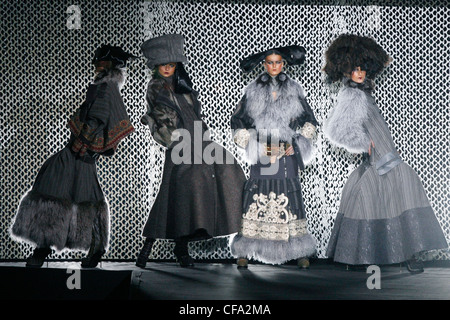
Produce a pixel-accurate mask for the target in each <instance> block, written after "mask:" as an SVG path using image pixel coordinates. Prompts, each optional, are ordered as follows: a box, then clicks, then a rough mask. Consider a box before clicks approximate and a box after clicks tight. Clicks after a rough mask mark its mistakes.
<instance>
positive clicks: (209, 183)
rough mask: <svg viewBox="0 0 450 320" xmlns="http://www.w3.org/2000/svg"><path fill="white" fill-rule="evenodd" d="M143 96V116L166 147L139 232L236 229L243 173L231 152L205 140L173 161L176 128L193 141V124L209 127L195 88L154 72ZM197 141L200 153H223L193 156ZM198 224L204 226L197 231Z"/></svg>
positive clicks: (171, 234) (169, 234)
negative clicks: (185, 89) (210, 159)
mask: <svg viewBox="0 0 450 320" xmlns="http://www.w3.org/2000/svg"><path fill="white" fill-rule="evenodd" d="M146 98H147V103H148V110H147V113H146V114H145V115H144V116H143V117H142V119H141V121H142V122H143V123H145V124H147V125H148V126H149V128H150V130H151V133H152V136H153V138H154V139H155V141H157V142H158V143H160V144H161V145H163V146H164V147H166V148H167V150H166V154H165V162H164V171H163V177H162V181H161V185H160V188H159V192H158V196H157V198H156V200H155V203H154V204H153V207H152V209H151V212H150V214H149V216H148V220H147V222H146V224H145V226H144V230H143V236H145V237H148V238H161V239H175V238H178V237H182V236H192V235H194V234H202V235H204V236H205V237H209V236H223V235H229V234H232V233H235V232H237V231H238V228H239V221H240V216H241V207H242V189H243V185H244V182H245V180H246V179H245V174H244V172H243V170H242V168H241V167H240V165H239V164H238V163H237V161H236V160H235V159H234V158H233V156H232V155H231V154H230V153H229V152H228V151H227V150H225V149H224V148H223V147H221V146H219V145H218V144H217V143H215V142H211V141H205V142H203V143H201V144H200V145H198V146H194V145H192V146H191V148H190V150H189V151H187V153H188V154H184V160H188V159H189V160H190V161H184V162H182V163H175V162H174V161H173V157H172V152H176V153H177V154H178V152H179V150H181V149H178V147H179V146H180V143H182V140H181V141H180V142H177V141H174V140H172V139H171V137H172V134H173V133H174V132H175V130H177V129H179V130H186V131H185V132H188V133H189V135H190V137H191V138H192V140H191V142H192V143H194V138H193V137H194V129H195V126H197V128H199V129H200V133H201V134H202V135H203V133H204V132H205V130H206V129H207V127H206V124H205V123H204V122H203V121H202V119H201V108H200V103H199V101H198V100H197V93H196V92H195V91H192V92H191V93H188V94H178V93H175V91H174V88H173V85H172V82H171V78H167V79H166V78H159V77H158V78H155V79H152V80H151V81H150V83H149V84H148V90H147V96H146ZM197 147H199V148H198V149H200V150H199V151H200V152H201V153H203V151H204V150H205V148H209V147H214V149H215V150H217V151H219V150H220V151H221V152H222V154H223V159H216V160H217V161H214V163H206V162H205V161H204V160H205V159H202V158H201V156H202V155H200V158H198V157H197V156H199V154H198V153H196V152H195V151H196V150H198V149H197ZM219 153H220V152H219ZM227 159H228V162H227V161H226V160H227ZM198 160H199V161H198ZM219 160H220V161H219ZM230 160H231V161H230ZM189 162H190V163H189ZM200 230H201V231H203V232H200V233H199V231H200ZM204 231H206V232H204Z"/></svg>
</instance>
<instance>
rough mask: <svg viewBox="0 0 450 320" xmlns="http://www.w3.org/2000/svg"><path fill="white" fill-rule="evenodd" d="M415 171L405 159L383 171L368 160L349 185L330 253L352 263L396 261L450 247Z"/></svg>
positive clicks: (353, 174) (344, 190)
mask: <svg viewBox="0 0 450 320" xmlns="http://www.w3.org/2000/svg"><path fill="white" fill-rule="evenodd" d="M447 247H448V245H447V241H446V239H445V236H444V234H443V232H442V229H441V227H440V225H439V222H438V221H437V219H436V216H435V214H434V212H433V209H432V208H431V205H430V203H429V201H428V198H427V196H426V194H425V190H424V188H423V185H422V183H421V181H420V179H419V177H418V176H417V174H416V172H415V171H414V170H413V169H412V168H411V167H410V166H409V165H407V164H406V163H404V162H401V163H400V164H398V165H397V166H395V167H394V168H393V169H392V170H390V171H389V172H387V173H385V174H382V175H380V174H379V173H378V171H377V170H376V167H375V166H374V165H371V163H370V162H369V161H365V162H364V163H362V164H361V165H360V166H359V167H358V168H357V169H356V170H355V171H354V172H352V174H351V175H350V177H349V179H348V181H347V183H346V184H345V186H344V189H343V192H342V198H341V204H340V208H339V211H338V214H337V216H336V220H335V222H334V227H333V230H332V233H331V237H330V241H329V244H328V249H327V256H328V257H329V258H333V260H334V261H336V262H340V263H345V264H351V265H360V264H392V263H400V262H403V261H406V260H408V259H411V258H412V257H413V255H415V254H417V253H419V252H421V251H428V250H433V249H442V248H447Z"/></svg>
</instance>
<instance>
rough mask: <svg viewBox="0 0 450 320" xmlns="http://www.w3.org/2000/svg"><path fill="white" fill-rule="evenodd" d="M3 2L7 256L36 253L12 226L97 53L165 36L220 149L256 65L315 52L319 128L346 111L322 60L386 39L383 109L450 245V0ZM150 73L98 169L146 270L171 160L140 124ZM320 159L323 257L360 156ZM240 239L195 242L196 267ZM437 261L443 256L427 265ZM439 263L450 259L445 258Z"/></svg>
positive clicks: (310, 209) (312, 76)
mask: <svg viewBox="0 0 450 320" xmlns="http://www.w3.org/2000/svg"><path fill="white" fill-rule="evenodd" d="M367 4H371V5H365V4H364V2H361V1H340V2H338V3H336V1H329V2H326V1H325V2H324V1H322V2H320V5H319V4H318V3H315V2H314V1H281V0H279V1H277V0H270V1H256V0H253V1H171V0H167V1H148V2H144V1H87V0H84V1H77V2H76V3H75V2H74V1H71V0H66V1H57V2H45V1H2V3H1V4H0V8H1V9H0V10H1V13H2V29H1V32H2V37H1V40H0V41H1V43H2V48H4V52H3V57H2V62H3V63H1V64H0V73H1V74H2V78H1V80H0V81H1V82H0V83H1V86H0V88H1V95H2V99H1V101H2V107H1V109H0V124H1V126H0V134H1V139H0V159H1V165H0V170H1V172H0V176H1V189H0V197H1V198H0V201H1V203H0V207H1V209H2V211H1V213H0V225H1V228H0V259H21V258H23V257H25V256H27V255H29V254H30V253H31V251H32V248H31V247H30V246H29V245H24V244H18V243H15V242H13V241H11V239H10V238H9V235H8V228H9V226H10V224H11V220H12V218H13V216H14V214H15V210H16V207H17V205H18V203H19V201H20V199H21V197H22V195H23V194H24V193H25V192H26V191H27V190H28V189H29V188H30V187H31V184H32V182H33V180H34V177H35V176H36V174H37V172H38V170H39V168H40V166H41V165H42V164H43V162H44V161H45V160H46V159H47V158H48V157H49V156H50V155H52V154H53V153H55V152H57V151H59V150H60V149H61V148H62V147H63V146H64V145H65V143H66V141H67V139H68V137H69V132H68V129H67V128H66V126H65V125H66V122H67V119H68V117H69V116H70V115H71V114H72V112H73V111H74V110H75V108H76V107H77V106H78V105H80V103H81V102H82V100H83V98H84V97H83V95H84V93H85V89H86V87H87V85H88V83H89V82H90V81H91V80H92V76H93V69H92V65H91V64H90V62H91V59H92V53H93V51H94V49H95V48H96V47H98V46H99V45H100V44H103V43H110V44H114V45H121V46H123V47H124V48H125V49H126V50H128V51H131V52H133V53H134V54H140V52H139V46H140V44H141V43H142V42H143V41H144V40H146V39H148V38H149V37H153V36H159V35H161V34H164V33H182V34H184V35H185V37H186V55H187V57H188V60H189V63H188V64H187V65H186V69H187V70H188V72H189V73H190V74H191V76H192V79H193V82H194V85H195V87H196V89H197V90H198V91H199V92H200V97H199V98H200V101H201V102H202V104H203V109H204V114H205V121H206V122H207V124H208V125H209V126H210V128H212V129H213V130H214V136H213V137H214V139H215V140H216V141H217V142H218V143H220V144H222V145H223V146H224V147H226V148H227V149H228V150H230V151H231V152H232V153H233V154H235V156H236V157H237V159H238V160H239V162H240V163H241V165H242V166H243V168H244V170H245V172H246V173H248V167H247V165H246V164H245V163H243V162H242V161H241V155H240V154H239V153H238V152H237V150H236V148H235V147H234V145H233V143H232V141H231V136H230V131H229V119H230V117H231V114H232V112H233V110H234V108H235V106H236V104H237V102H238V101H239V99H240V98H241V95H242V90H243V88H244V87H245V86H246V85H247V84H248V83H249V82H250V81H251V80H252V79H254V78H255V77H256V76H257V74H258V73H259V72H261V71H262V69H259V70H256V71H255V72H253V73H251V74H249V75H243V74H242V73H241V72H240V70H239V67H238V63H239V60H240V59H242V58H243V57H245V56H247V55H249V54H252V53H255V52H258V51H261V50H264V49H267V48H269V47H275V46H283V45H290V44H300V45H303V46H304V47H305V48H306V50H307V59H306V63H305V64H304V65H303V66H301V67H288V68H287V72H288V73H289V74H290V75H291V77H293V78H294V79H296V80H298V81H299V82H301V83H302V84H303V86H304V88H305V90H306V92H307V93H308V100H309V102H310V104H311V106H312V108H313V110H314V112H315V114H316V117H317V119H318V121H319V122H323V120H324V119H325V118H326V115H327V114H328V112H329V110H330V109H331V107H332V105H333V101H334V99H335V97H336V93H337V89H338V88H337V87H336V86H329V85H327V84H325V82H324V75H323V73H322V72H321V71H320V69H321V67H322V66H323V62H324V61H323V53H324V50H325V49H326V47H327V46H328V45H329V43H330V42H331V41H332V39H334V38H335V37H336V36H338V35H339V34H340V33H343V32H353V33H359V34H362V35H370V36H372V37H374V38H375V39H376V40H377V41H378V42H379V43H380V44H381V45H382V46H383V47H384V48H385V49H386V50H387V52H388V53H389V54H390V55H391V56H392V57H393V59H394V61H393V63H392V65H391V66H390V67H389V68H388V69H387V70H386V71H385V72H383V74H382V75H381V76H380V77H379V78H378V79H377V81H376V83H377V87H376V92H375V97H376V100H377V102H378V104H379V106H380V108H381V110H382V112H383V115H384V116H385V118H386V120H387V122H388V124H389V126H390V128H391V131H392V134H393V137H394V140H395V142H396V144H397V146H398V147H399V150H400V152H401V155H402V157H403V159H404V160H405V161H406V162H407V163H408V164H410V165H411V166H412V167H413V168H414V169H415V170H416V171H417V173H418V174H419V176H420V178H421V179H422V181H423V183H424V186H425V189H426V191H427V193H428V196H429V198H430V201H431V203H432V205H433V207H434V209H435V212H436V215H437V217H438V220H439V221H440V223H441V226H442V228H443V230H444V232H445V234H446V236H447V239H450V213H449V211H448V208H449V204H450V203H449V202H450V194H449V190H448V184H449V178H450V173H449V172H450V168H449V161H448V158H449V152H448V148H447V145H448V136H449V132H450V130H449V129H450V128H449V126H450V119H449V117H450V111H449V106H448V101H450V96H449V90H448V88H449V87H450V83H449V79H450V75H449V70H450V66H449V61H450V57H449V51H448V48H449V47H450V43H449V42H450V39H449V38H448V34H449V33H450V32H449V31H450V30H449V24H448V21H449V19H450V11H449V7H448V5H447V2H446V1H431V2H428V4H427V5H422V4H421V1H417V3H415V2H411V1H405V2H404V3H403V2H401V1H399V2H398V4H397V5H395V6H392V5H391V3H390V2H389V1H370V2H367ZM149 79H150V72H149V70H148V69H147V68H146V66H145V60H144V59H141V60H138V61H135V62H133V63H132V64H131V65H130V67H129V77H128V82H127V83H126V84H125V86H124V88H123V90H122V94H123V98H124V102H125V105H126V106H127V109H128V111H129V114H130V116H131V120H132V122H133V123H134V124H135V127H136V129H137V130H136V132H135V133H134V134H133V135H132V136H130V137H129V138H127V139H126V141H124V142H122V143H121V145H120V146H119V150H118V153H117V154H116V155H115V156H114V157H113V158H111V159H102V160H101V161H100V162H99V165H98V173H99V178H100V183H101V185H102V187H103V190H104V192H105V195H106V197H107V199H108V202H109V204H110V209H111V241H110V250H109V252H108V253H107V255H106V258H109V259H119V260H134V259H135V257H136V255H137V253H138V252H139V249H140V247H141V245H142V244H143V239H142V237H141V231H142V228H143V225H144V223H145V221H146V219H147V216H148V214H149V212H150V209H151V206H152V205H153V202H154V199H155V197H156V195H157V192H158V189H159V184H160V181H161V176H162V166H163V163H164V153H163V152H164V150H163V148H162V147H159V146H158V145H157V144H156V143H155V142H154V141H153V139H152V137H151V135H150V133H149V131H148V129H147V128H145V127H144V126H143V125H141V124H140V121H139V120H140V117H141V115H142V114H143V113H144V112H145V110H146V104H145V98H144V96H145V90H146V85H147V83H148V81H149ZM316 145H317V148H318V153H317V156H316V158H315V161H314V163H313V164H312V165H311V166H309V167H308V168H307V170H305V171H303V172H302V173H301V180H302V181H301V182H302V186H303V190H304V200H305V204H306V209H307V218H308V221H309V230H310V232H311V233H312V234H313V235H314V237H315V238H316V239H317V243H318V253H317V256H318V257H319V258H324V257H325V252H326V246H327V243H328V239H329V236H330V232H331V228H332V226H333V221H334V217H335V215H336V213H337V210H338V208H339V201H340V194H341V191H342V188H343V186H344V183H345V181H346V179H347V177H348V175H349V174H350V172H352V171H353V170H354V169H355V168H356V166H357V165H358V163H359V162H360V157H358V156H352V155H349V154H348V153H346V152H343V151H341V150H337V149H334V148H333V147H331V145H330V144H329V143H328V141H326V140H325V139H324V138H323V135H322V132H321V128H319V133H318V136H317V139H316ZM227 241H228V237H221V238H217V239H213V240H208V241H200V242H195V243H192V244H191V246H190V248H191V251H192V255H193V256H194V258H205V259H227V258H231V255H230V253H229V251H228V248H227ZM172 246H173V243H171V242H170V241H162V240H161V241H158V242H157V243H156V246H155V249H154V250H153V253H152V255H151V258H153V259H171V258H173V254H172V252H171V249H172ZM83 255H84V254H83V253H79V252H63V253H61V254H56V253H53V255H52V257H53V258H56V259H71V258H76V259H78V258H80V257H82V256H83ZM428 257H431V256H428ZM432 258H434V259H449V254H448V252H447V251H439V252H437V253H436V254H434V255H433V256H432Z"/></svg>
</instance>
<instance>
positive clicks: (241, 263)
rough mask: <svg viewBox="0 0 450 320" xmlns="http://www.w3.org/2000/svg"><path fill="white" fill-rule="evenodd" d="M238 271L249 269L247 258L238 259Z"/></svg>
mask: <svg viewBox="0 0 450 320" xmlns="http://www.w3.org/2000/svg"><path fill="white" fill-rule="evenodd" d="M236 264H237V267H238V269H247V268H248V259H247V258H238V259H237V261H236Z"/></svg>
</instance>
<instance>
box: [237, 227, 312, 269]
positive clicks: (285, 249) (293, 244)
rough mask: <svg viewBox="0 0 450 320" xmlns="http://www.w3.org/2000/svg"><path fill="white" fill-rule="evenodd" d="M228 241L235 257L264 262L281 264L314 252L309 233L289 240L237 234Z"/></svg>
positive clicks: (308, 255)
mask: <svg viewBox="0 0 450 320" xmlns="http://www.w3.org/2000/svg"><path fill="white" fill-rule="evenodd" d="M230 242H231V243H230V248H231V254H232V255H233V256H234V257H235V258H247V259H253V260H257V261H260V262H262V263H266V264H283V263H286V262H288V261H290V260H294V259H299V258H303V257H310V256H312V255H314V254H315V253H316V241H315V240H314V238H313V237H312V236H311V235H310V234H307V235H304V236H302V237H292V238H290V239H289V241H274V240H261V239H251V238H247V237H244V236H242V235H241V234H237V235H236V236H234V237H233V239H232V240H230Z"/></svg>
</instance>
